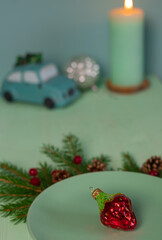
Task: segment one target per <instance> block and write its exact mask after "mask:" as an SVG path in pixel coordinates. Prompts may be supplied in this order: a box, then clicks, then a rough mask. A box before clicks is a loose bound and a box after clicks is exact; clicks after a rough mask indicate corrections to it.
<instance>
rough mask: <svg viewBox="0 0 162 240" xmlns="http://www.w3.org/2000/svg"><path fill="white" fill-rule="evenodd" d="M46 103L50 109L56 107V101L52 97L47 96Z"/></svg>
mask: <svg viewBox="0 0 162 240" xmlns="http://www.w3.org/2000/svg"><path fill="white" fill-rule="evenodd" d="M44 104H45V106H46V107H47V108H48V109H53V108H55V103H54V101H53V100H52V99H51V98H46V99H45V101H44Z"/></svg>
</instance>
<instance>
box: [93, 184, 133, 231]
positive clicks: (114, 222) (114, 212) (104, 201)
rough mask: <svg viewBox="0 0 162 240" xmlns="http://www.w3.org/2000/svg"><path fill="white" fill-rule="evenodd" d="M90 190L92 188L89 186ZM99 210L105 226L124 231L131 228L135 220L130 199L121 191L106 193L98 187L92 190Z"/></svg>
mask: <svg viewBox="0 0 162 240" xmlns="http://www.w3.org/2000/svg"><path fill="white" fill-rule="evenodd" d="M90 190H91V191H92V188H90ZM92 197H93V198H94V199H95V200H96V201H97V203H98V207H99V210H100V220H101V222H102V223H103V224H104V225H105V226H110V227H112V228H115V229H121V230H124V231H129V230H133V229H134V228H135V227H136V225H137V220H136V217H135V214H134V212H133V209H132V204H131V200H130V199H129V198H128V197H126V196H125V195H124V194H122V193H117V194H106V193H104V192H102V191H101V190H100V189H99V188H97V189H95V190H93V191H92Z"/></svg>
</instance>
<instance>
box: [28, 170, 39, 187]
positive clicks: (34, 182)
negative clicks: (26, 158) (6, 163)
mask: <svg viewBox="0 0 162 240" xmlns="http://www.w3.org/2000/svg"><path fill="white" fill-rule="evenodd" d="M37 174H38V171H37V169H36V168H31V169H30V170H29V175H30V176H32V179H31V180H30V183H31V184H32V185H33V186H39V185H40V179H39V178H38V177H36V176H37Z"/></svg>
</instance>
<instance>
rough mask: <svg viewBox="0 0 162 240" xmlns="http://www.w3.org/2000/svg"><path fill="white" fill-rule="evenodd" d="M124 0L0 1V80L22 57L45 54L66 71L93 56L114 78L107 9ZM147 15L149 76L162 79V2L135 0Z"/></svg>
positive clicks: (46, 58)
mask: <svg viewBox="0 0 162 240" xmlns="http://www.w3.org/2000/svg"><path fill="white" fill-rule="evenodd" d="M123 5H124V0H100V1H99V0H46V1H45V0H34V1H33V0H15V1H11V0H0V33H1V39H0V40H1V41H0V43H1V44H0V80H1V79H3V77H4V75H5V74H6V73H7V72H8V70H9V69H11V66H12V65H13V64H14V62H15V57H16V56H17V55H24V54H25V53H26V52H43V53H44V57H45V60H47V61H48V60H49V61H55V62H56V64H58V65H60V67H62V66H63V65H64V63H65V62H67V60H69V59H70V58H71V57H72V56H74V55H78V54H85V55H90V56H92V57H94V58H96V60H98V61H99V63H100V64H101V66H102V67H103V71H104V73H105V74H106V75H108V74H109V62H110V60H109V33H108V14H107V13H108V11H109V10H110V9H112V8H117V7H123ZM134 6H135V7H139V8H142V9H143V10H144V12H145V14H146V45H145V47H146V53H147V56H146V62H147V64H146V65H147V72H149V74H150V73H151V74H152V73H155V74H158V75H160V76H162V67H161V62H162V57H161V56H162V47H161V39H162V27H161V9H162V1H161V0H154V1H153V0H142V1H141V0H134Z"/></svg>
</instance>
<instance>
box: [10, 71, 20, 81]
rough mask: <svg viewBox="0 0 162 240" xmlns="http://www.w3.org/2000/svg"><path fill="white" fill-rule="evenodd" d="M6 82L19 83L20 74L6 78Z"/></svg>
mask: <svg viewBox="0 0 162 240" xmlns="http://www.w3.org/2000/svg"><path fill="white" fill-rule="evenodd" d="M7 81H8V82H21V72H14V73H11V74H10V75H9V76H8V79H7Z"/></svg>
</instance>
